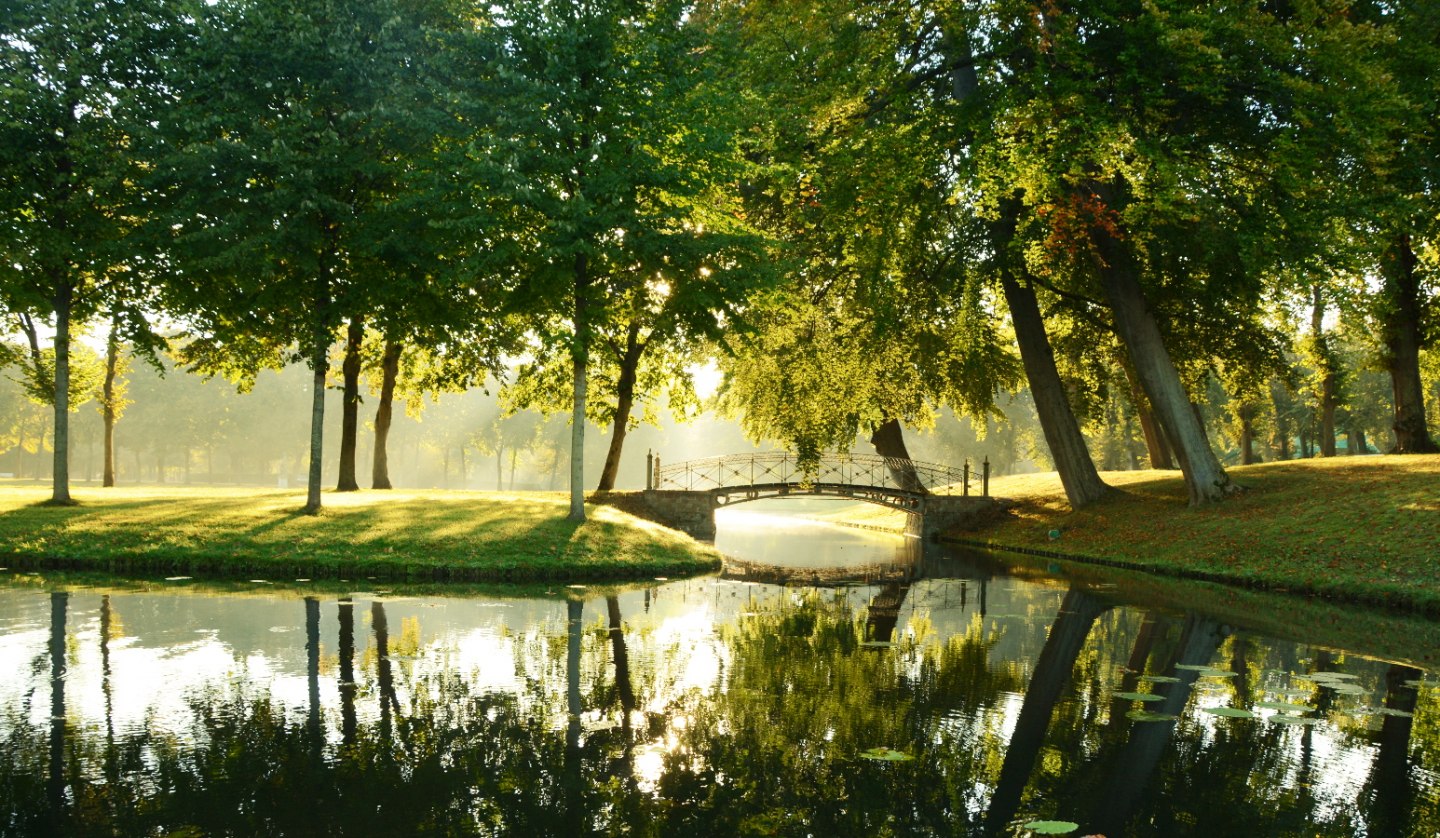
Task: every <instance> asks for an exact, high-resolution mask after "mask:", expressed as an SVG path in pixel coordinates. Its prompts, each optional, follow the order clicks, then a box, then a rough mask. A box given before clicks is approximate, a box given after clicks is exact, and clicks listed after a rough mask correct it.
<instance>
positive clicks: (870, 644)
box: [860, 640, 895, 649]
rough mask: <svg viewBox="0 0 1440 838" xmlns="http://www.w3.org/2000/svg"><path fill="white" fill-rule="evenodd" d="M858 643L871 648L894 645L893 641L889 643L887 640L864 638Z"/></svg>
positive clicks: (885, 647)
mask: <svg viewBox="0 0 1440 838" xmlns="http://www.w3.org/2000/svg"><path fill="white" fill-rule="evenodd" d="M860 645H861V646H868V647H869V648H871V649H890V648H893V647H894V646H895V644H894V643H891V642H890V641H888V640H865V641H862V642H861V643H860Z"/></svg>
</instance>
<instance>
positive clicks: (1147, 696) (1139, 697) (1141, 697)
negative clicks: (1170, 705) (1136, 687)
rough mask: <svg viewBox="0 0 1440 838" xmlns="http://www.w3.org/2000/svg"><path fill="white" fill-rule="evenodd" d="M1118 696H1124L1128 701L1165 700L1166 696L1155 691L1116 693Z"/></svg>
mask: <svg viewBox="0 0 1440 838" xmlns="http://www.w3.org/2000/svg"><path fill="white" fill-rule="evenodd" d="M1114 696H1115V697H1116V698H1123V699H1125V700H1126V701H1164V700H1165V696H1163V695H1156V694H1154V693H1114Z"/></svg>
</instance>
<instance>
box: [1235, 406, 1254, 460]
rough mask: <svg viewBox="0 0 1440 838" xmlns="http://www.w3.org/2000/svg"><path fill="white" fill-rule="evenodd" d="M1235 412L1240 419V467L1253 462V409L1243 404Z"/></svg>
mask: <svg viewBox="0 0 1440 838" xmlns="http://www.w3.org/2000/svg"><path fill="white" fill-rule="evenodd" d="M1235 412H1236V414H1237V415H1238V416H1239V417H1240V465H1242V466H1248V465H1250V464H1252V463H1254V462H1255V407H1254V406H1253V405H1248V404H1244V405H1241V406H1240V408H1239V409H1238V410H1236V411H1235Z"/></svg>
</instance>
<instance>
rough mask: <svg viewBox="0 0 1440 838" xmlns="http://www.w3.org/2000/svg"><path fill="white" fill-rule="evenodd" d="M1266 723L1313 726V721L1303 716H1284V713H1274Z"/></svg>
mask: <svg viewBox="0 0 1440 838" xmlns="http://www.w3.org/2000/svg"><path fill="white" fill-rule="evenodd" d="M1267 721H1272V722H1274V723H1275V724H1277V725H1313V724H1315V719H1310V718H1306V717H1304V716H1291V715H1288V714H1285V713H1276V714H1275V715H1273V716H1271V717H1270V718H1269V719H1268V720H1267Z"/></svg>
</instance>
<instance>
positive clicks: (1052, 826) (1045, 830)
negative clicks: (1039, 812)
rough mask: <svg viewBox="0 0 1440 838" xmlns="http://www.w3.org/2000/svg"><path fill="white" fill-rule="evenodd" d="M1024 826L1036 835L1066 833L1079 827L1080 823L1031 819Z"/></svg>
mask: <svg viewBox="0 0 1440 838" xmlns="http://www.w3.org/2000/svg"><path fill="white" fill-rule="evenodd" d="M1024 828H1025V829H1028V830H1030V831H1031V832H1033V833H1035V834H1036V835H1068V834H1069V833H1071V832H1074V831H1075V830H1077V829H1079V828H1080V824H1078V823H1076V822H1074V821H1031V822H1029V823H1027V824H1025V827H1024Z"/></svg>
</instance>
